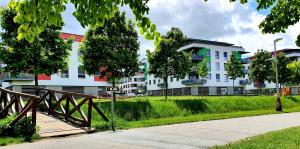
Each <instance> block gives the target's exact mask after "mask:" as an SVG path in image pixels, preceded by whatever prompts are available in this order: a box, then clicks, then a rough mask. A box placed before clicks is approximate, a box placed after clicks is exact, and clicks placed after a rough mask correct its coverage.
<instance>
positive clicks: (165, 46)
mask: <svg viewBox="0 0 300 149" xmlns="http://www.w3.org/2000/svg"><path fill="white" fill-rule="evenodd" d="M185 43H186V37H185V36H184V35H183V33H182V31H181V30H180V29H179V28H174V27H172V28H171V30H170V31H168V32H167V34H166V35H164V36H162V38H161V42H160V44H159V46H158V48H157V49H156V50H155V51H154V52H150V51H149V50H148V51H147V57H148V62H149V64H150V67H149V74H153V75H154V76H155V77H160V78H163V79H164V85H165V99H167V98H168V77H171V76H173V77H176V78H184V77H185V76H186V73H187V72H189V71H190V68H191V62H192V60H191V56H190V55H189V54H188V53H185V52H183V51H177V50H178V49H179V48H180V47H182V46H183V45H184V44H185Z"/></svg>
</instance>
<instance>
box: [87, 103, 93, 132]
mask: <svg viewBox="0 0 300 149" xmlns="http://www.w3.org/2000/svg"><path fill="white" fill-rule="evenodd" d="M92 102H93V100H92V98H89V105H88V121H87V127H91V123H92Z"/></svg>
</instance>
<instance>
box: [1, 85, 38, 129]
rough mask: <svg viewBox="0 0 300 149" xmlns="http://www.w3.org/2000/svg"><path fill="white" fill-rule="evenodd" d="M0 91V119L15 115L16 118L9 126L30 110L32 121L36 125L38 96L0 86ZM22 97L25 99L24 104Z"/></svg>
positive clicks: (26, 114)
mask: <svg viewBox="0 0 300 149" xmlns="http://www.w3.org/2000/svg"><path fill="white" fill-rule="evenodd" d="M0 92H1V95H0V119H1V118H5V117H7V116H10V115H16V118H15V119H14V120H13V121H12V122H11V123H10V126H12V125H14V124H16V123H17V122H18V121H19V120H21V119H22V118H24V117H27V116H28V112H30V110H31V116H32V123H33V124H34V125H36V109H37V102H38V101H39V100H40V97H38V96H34V95H29V94H24V93H19V92H14V91H10V90H7V89H3V88H0ZM23 99H24V100H25V99H26V104H25V105H24V101H23Z"/></svg>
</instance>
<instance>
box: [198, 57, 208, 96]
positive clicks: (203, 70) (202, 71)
mask: <svg viewBox="0 0 300 149" xmlns="http://www.w3.org/2000/svg"><path fill="white" fill-rule="evenodd" d="M197 73H198V75H199V76H200V77H201V81H202V82H201V83H204V78H206V77H207V75H208V67H207V57H204V59H203V60H202V61H201V62H198V63H197ZM201 92H202V96H203V85H202V90H201Z"/></svg>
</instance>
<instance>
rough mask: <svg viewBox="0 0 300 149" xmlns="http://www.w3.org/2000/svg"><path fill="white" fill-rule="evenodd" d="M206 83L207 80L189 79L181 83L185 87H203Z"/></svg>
mask: <svg viewBox="0 0 300 149" xmlns="http://www.w3.org/2000/svg"><path fill="white" fill-rule="evenodd" d="M206 82H207V80H204V79H188V80H183V81H181V83H182V84H184V85H196V84H199V85H203V84H205V83H206Z"/></svg>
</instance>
